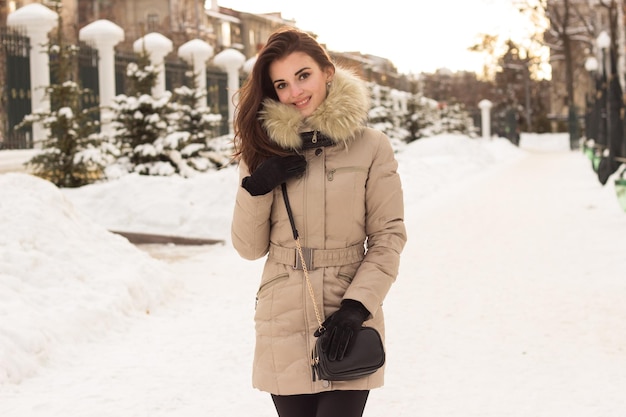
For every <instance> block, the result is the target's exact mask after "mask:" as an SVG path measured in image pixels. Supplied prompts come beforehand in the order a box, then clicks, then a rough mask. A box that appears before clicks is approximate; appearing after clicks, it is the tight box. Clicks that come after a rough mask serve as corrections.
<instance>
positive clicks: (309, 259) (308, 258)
mask: <svg viewBox="0 0 626 417" xmlns="http://www.w3.org/2000/svg"><path fill="white" fill-rule="evenodd" d="M294 252H295V255H296V262H295V264H294V266H293V269H302V260H301V259H300V254H299V253H298V249H297V248H296V249H294ZM302 256H303V257H304V262H305V263H306V269H307V270H309V271H312V270H313V269H315V266H314V265H313V248H302Z"/></svg>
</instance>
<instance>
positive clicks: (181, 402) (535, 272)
mask: <svg viewBox="0 0 626 417" xmlns="http://www.w3.org/2000/svg"><path fill="white" fill-rule="evenodd" d="M568 149H569V147H568V143H567V135H523V136H522V141H521V145H520V148H516V147H514V146H512V145H511V144H510V143H509V142H508V141H506V140H504V139H495V140H489V141H485V140H482V139H469V138H467V137H463V136H438V137H433V138H428V139H422V140H419V141H417V142H414V143H412V144H410V145H408V146H406V147H405V148H404V149H403V150H402V151H401V152H400V153H399V154H398V160H399V163H400V174H401V176H402V180H403V186H404V190H405V202H406V224H407V229H408V235H409V241H408V243H407V247H406V249H405V252H404V254H403V257H402V264H401V271H400V275H399V277H398V280H397V282H396V284H395V285H394V287H392V289H391V292H390V294H389V296H388V298H387V300H386V303H385V309H386V317H387V350H388V352H387V356H388V362H387V374H386V375H387V376H386V385H385V387H384V388H382V389H380V390H376V391H373V392H372V394H371V395H370V400H369V403H368V405H367V407H366V411H365V416H366V417H374V416H381V417H382V416H385V417H386V416H395V417H399V416H407V417H408V416H411V417H413V416H429V417H444V416H445V417H457V416H458V417H461V416H462V417H487V416H494V417H495V416H498V417H500V416H507V417H531V416H532V417H563V416H567V417H623V415H624V410H626V396H625V395H624V392H626V333H625V332H623V331H622V328H623V323H624V321H625V320H626V304H624V302H623V300H624V296H625V295H626V279H625V278H624V277H626V252H625V250H624V248H626V213H625V212H624V211H623V210H622V209H621V208H620V207H619V205H618V203H617V200H616V197H615V193H614V189H613V183H612V181H609V183H607V185H605V186H604V187H603V186H601V185H600V183H599V182H598V181H597V179H596V177H595V174H594V173H593V171H592V169H591V165H590V164H591V163H590V161H589V160H588V159H586V158H585V157H584V155H583V154H582V153H581V152H577V151H569V150H568ZM12 152H14V151H3V152H0V166H6V165H5V164H4V162H5V161H7V160H9V159H11V161H13V162H12V163H13V164H15V155H16V154H14V153H12ZM18 159H19V158H18ZM236 187H237V173H236V170H235V169H234V168H232V167H231V168H227V169H224V170H221V171H217V172H212V173H209V174H203V175H200V176H198V177H195V178H190V179H180V178H155V177H142V176H135V175H130V176H127V177H124V178H122V179H119V180H116V181H111V182H108V183H103V184H97V185H90V186H86V187H82V188H78V189H61V190H60V189H57V188H56V187H54V186H52V185H51V184H49V183H47V182H45V181H43V180H40V179H38V178H35V177H32V176H29V175H27V174H25V173H14V172H11V173H5V174H0V230H1V233H0V416H3V417H18V416H19V417H57V416H58V417H61V416H62V417H67V416H72V417H92V416H97V417H119V416H125V417H134V416H150V417H158V416H164V417H165V416H167V417H195V416H198V417H200V416H202V417H205V416H257V417H269V416H275V411H274V408H273V406H272V403H271V400H270V399H269V396H268V395H267V394H265V393H261V392H258V391H256V390H254V389H253V388H251V385H250V366H251V362H252V350H253V341H254V329H253V322H252V317H253V314H254V297H255V293H256V289H257V285H258V281H259V277H260V270H261V267H262V262H263V261H262V260H259V261H255V262H248V261H244V260H241V259H240V258H239V257H238V256H237V255H236V253H235V252H234V250H233V249H232V247H231V246H230V216H231V213H232V207H233V202H234V195H235V191H236ZM107 230H124V231H134V232H145V233H163V234H169V235H181V236H189V237H201V238H210V239H222V240H224V241H225V244H223V245H211V246H173V245H146V246H141V247H136V246H134V245H132V244H130V243H129V242H128V241H127V240H126V239H124V238H122V237H121V236H119V235H116V234H112V233H110V232H108V231H107Z"/></svg>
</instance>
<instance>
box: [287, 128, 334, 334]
mask: <svg viewBox="0 0 626 417" xmlns="http://www.w3.org/2000/svg"><path fill="white" fill-rule="evenodd" d="M315 136H316V137H317V133H315ZM281 188H282V191H283V199H284V201H285V208H286V209H287V216H288V217H289V223H290V224H291V231H292V232H293V238H294V240H295V241H296V249H297V250H298V255H299V256H300V261H301V262H302V272H304V278H305V279H306V286H307V289H308V290H309V295H310V296H311V301H313V309H314V310H315V318H316V319H317V325H318V326H319V327H318V331H319V332H320V333H323V332H324V330H325V328H324V326H323V325H322V316H321V315H320V310H319V308H317V300H316V299H315V292H314V291H313V285H311V279H310V278H309V270H308V268H307V264H306V260H305V259H304V253H303V252H302V245H301V244H300V236H299V235H298V229H296V222H295V221H294V219H293V213H292V212H291V205H290V204H289V197H288V196H287V184H286V183H284V182H283V183H282V184H281Z"/></svg>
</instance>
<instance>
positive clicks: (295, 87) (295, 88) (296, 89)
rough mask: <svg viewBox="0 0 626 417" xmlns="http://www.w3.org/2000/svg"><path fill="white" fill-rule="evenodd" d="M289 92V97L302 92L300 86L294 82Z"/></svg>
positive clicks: (297, 95) (296, 95)
mask: <svg viewBox="0 0 626 417" xmlns="http://www.w3.org/2000/svg"><path fill="white" fill-rule="evenodd" d="M290 93H291V97H294V98H296V97H299V96H300V94H302V88H301V87H300V86H299V85H297V84H294V85H292V86H291V91H290Z"/></svg>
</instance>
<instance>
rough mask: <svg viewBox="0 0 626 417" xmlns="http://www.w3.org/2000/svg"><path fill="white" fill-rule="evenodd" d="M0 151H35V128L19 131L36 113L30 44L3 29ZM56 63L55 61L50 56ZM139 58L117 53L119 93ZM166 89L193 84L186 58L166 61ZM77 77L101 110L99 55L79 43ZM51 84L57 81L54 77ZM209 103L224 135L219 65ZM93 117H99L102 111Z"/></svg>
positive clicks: (210, 74) (210, 81)
mask: <svg viewBox="0 0 626 417" xmlns="http://www.w3.org/2000/svg"><path fill="white" fill-rule="evenodd" d="M0 44H1V48H0V81H2V91H1V96H0V149H28V148H32V147H33V134H32V127H25V128H21V129H16V126H17V125H19V124H20V123H21V122H22V121H23V120H24V117H25V116H27V115H29V114H31V113H32V108H31V80H30V48H31V46H30V40H29V38H28V37H27V36H26V35H25V33H23V32H21V31H19V30H16V29H13V28H7V27H4V26H2V27H0ZM51 59H54V58H51ZM137 61H138V55H137V54H135V53H129V52H117V53H116V55H115V84H116V91H115V93H116V94H117V95H119V94H125V93H126V92H127V91H128V88H127V87H128V86H127V85H126V83H127V82H126V78H127V77H126V70H127V67H128V64H130V63H131V62H137ZM165 72H166V74H165V83H166V85H165V88H166V89H167V90H169V91H173V89H174V88H177V87H180V86H183V85H187V86H189V87H191V86H192V76H193V73H192V70H191V68H190V66H189V65H188V64H187V63H185V62H184V61H183V60H181V59H179V58H176V59H168V60H166V62H165ZM78 77H79V82H80V84H81V87H82V88H83V89H87V90H88V94H86V95H85V96H84V97H83V106H84V108H90V107H97V106H98V105H99V102H100V91H99V75H98V53H97V50H96V49H94V48H91V47H90V46H88V45H87V44H84V43H82V42H81V43H80V45H79V53H78ZM51 82H52V83H53V82H54V79H53V77H51ZM206 85H207V102H206V105H207V107H208V108H209V110H210V111H211V112H213V113H218V114H221V115H222V123H221V125H220V127H219V129H218V132H217V133H219V134H220V135H224V134H227V133H228V132H229V126H228V100H229V97H228V90H227V85H228V77H227V74H226V73H225V72H224V71H223V70H221V69H220V68H217V67H209V68H207V76H206ZM94 117H95V118H99V114H98V112H94Z"/></svg>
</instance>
